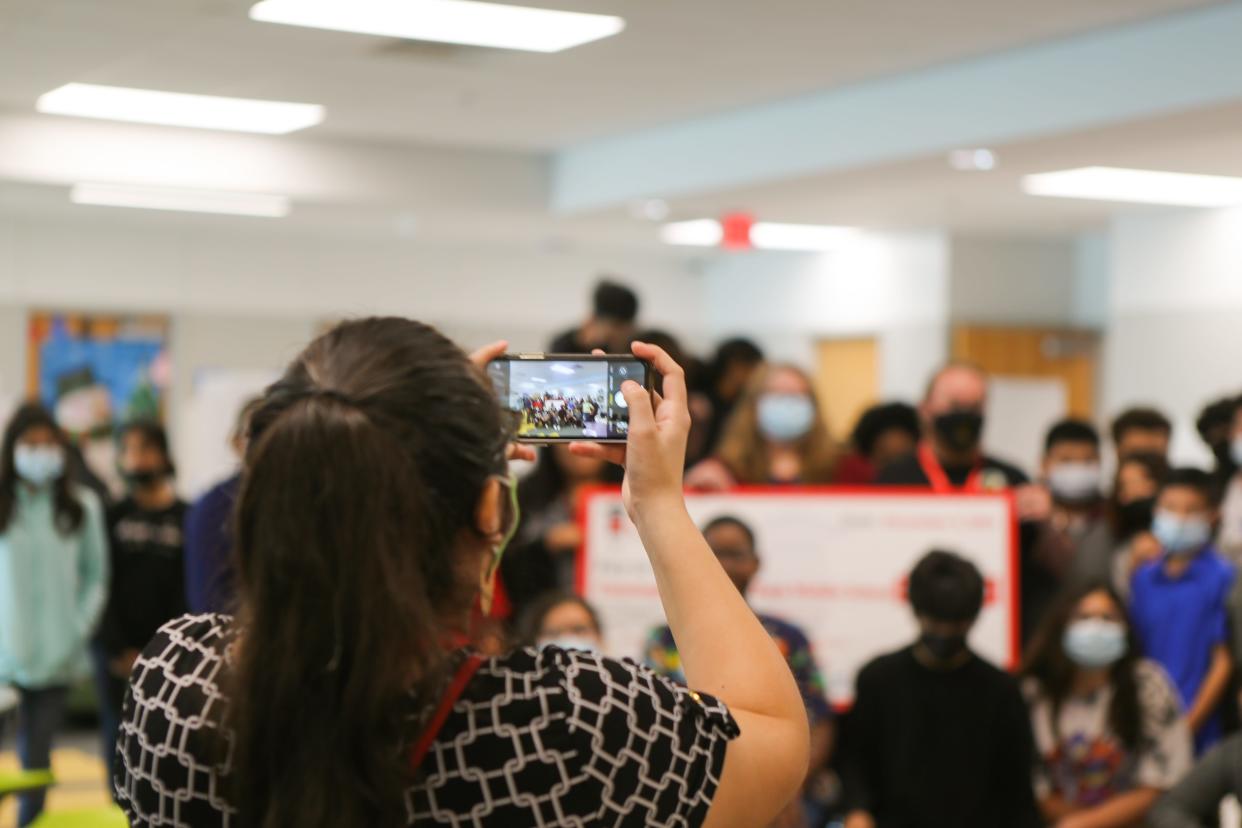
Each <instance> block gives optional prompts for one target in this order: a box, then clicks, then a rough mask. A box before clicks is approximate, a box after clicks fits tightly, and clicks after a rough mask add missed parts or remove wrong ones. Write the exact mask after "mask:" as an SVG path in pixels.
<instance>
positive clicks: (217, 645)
mask: <svg viewBox="0 0 1242 828" xmlns="http://www.w3.org/2000/svg"><path fill="white" fill-rule="evenodd" d="M232 640H233V617H232V616H231V615H222V614H220V613H204V614H201V615H181V616H178V617H177V618H174V619H172V620H171V621H167V622H165V623H164V625H163V626H161V627H160V628H159V629H158V630H157V631H156V633H155V635H154V636H152V637H151V640H150V641H149V642H148V643H147V646H146V647H145V648H144V649H143V651H142V654H141V655H140V656H139V665H141V666H144V667H147V668H151V667H155V668H157V669H158V670H159V671H160V672H163V673H173V674H177V673H186V672H197V671H199V670H200V669H201V665H202V664H203V663H204V662H213V663H214V662H222V661H224V658H225V652H226V649H227V647H228V644H229V643H230V642H231V641H232Z"/></svg>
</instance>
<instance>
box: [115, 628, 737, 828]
mask: <svg viewBox="0 0 1242 828" xmlns="http://www.w3.org/2000/svg"><path fill="white" fill-rule="evenodd" d="M231 623H232V619H231V618H229V617H228V616H222V615H198V616H189V615H187V616H183V617H181V618H178V619H175V620H173V621H170V622H169V623H167V624H165V625H164V626H163V627H162V628H160V631H159V633H158V634H157V635H156V636H155V638H154V639H153V640H152V641H151V643H150V644H149V645H148V646H147V648H146V650H145V651H144V652H143V654H142V657H141V658H140V659H139V660H138V662H137V664H136V665H135V667H134V673H133V677H132V679H131V683H130V691H129V693H128V695H127V697H126V700H125V710H124V714H123V716H122V722H121V730H120V735H119V739H118V743H117V752H118V761H117V763H116V772H115V773H116V775H115V778H114V779H113V785H114V790H115V793H116V796H117V800H118V801H119V802H120V804H121V806H122V808H124V810H125V813H126V815H127V816H128V817H129V819H130V824H131V825H132V826H135V828H140V827H141V826H186V827H187V828H188V827H189V826H192V827H193V828H207V826H221V827H222V828H227V827H228V826H232V825H236V824H237V820H236V816H235V813H236V812H235V811H234V809H233V808H232V807H231V806H230V805H229V803H228V801H227V797H226V790H227V787H228V786H227V784H226V777H227V773H228V766H227V763H226V764H225V765H224V767H223V768H219V767H218V760H217V756H218V750H217V749H216V748H215V747H214V746H215V745H218V744H219V743H220V738H219V737H220V736H221V735H222V734H221V731H220V730H219V728H220V727H221V726H222V725H221V724H220V723H221V721H222V717H223V714H224V713H225V709H226V706H227V699H226V698H225V696H224V695H223V693H222V691H221V689H220V681H219V680H220V678H221V676H220V671H221V668H222V667H223V666H224V664H225V650H226V647H227V645H228V642H229V641H230V640H231V638H232V628H231ZM411 707H412V708H413V707H414V704H413V701H411ZM419 715H420V711H416V710H413V709H412V710H411V716H413V717H416V718H417V717H418V716H419ZM738 732H739V731H738V727H737V724H736V722H734V720H733V717H732V716H731V715H730V714H729V711H728V709H727V708H726V707H725V706H724V705H723V704H722V703H721V702H719V701H717V700H716V699H714V698H712V697H710V696H707V695H702V696H700V695H698V694H697V693H693V692H691V691H689V690H687V689H685V688H683V687H680V686H678V685H676V684H674V683H672V682H671V681H668V680H666V679H664V678H661V677H659V676H657V675H655V674H654V673H652V672H651V671H650V670H648V669H646V668H645V667H641V666H639V665H637V664H634V663H633V662H630V661H617V660H615V659H610V658H603V657H601V656H597V655H592V654H589V653H585V652H579V651H566V650H562V649H559V648H557V647H548V648H545V649H543V650H539V651H535V650H531V649H526V650H517V651H515V652H513V653H510V654H508V655H505V656H502V657H498V658H493V659H490V660H488V661H485V662H484V663H483V665H482V667H480V668H479V671H478V672H477V673H476V674H475V675H474V678H473V679H472V680H471V681H470V684H469V685H468V686H467V688H466V690H465V692H464V693H463V694H462V696H461V697H460V698H459V699H458V701H457V703H456V704H455V705H454V706H453V710H452V713H451V714H450V715H449V717H448V719H447V720H446V721H445V723H444V726H443V728H442V729H441V730H440V732H439V735H438V736H437V737H436V740H435V743H434V744H433V745H432V747H431V750H430V752H429V753H428V754H427V757H426V759H424V761H423V763H422V766H421V768H420V773H419V777H418V779H417V780H416V781H415V782H413V783H412V784H411V787H410V788H409V789H408V790H407V792H406V798H405V801H406V812H407V814H408V817H409V822H410V823H419V824H430V823H435V824H437V825H447V826H454V828H467V826H469V828H492V826H505V828H516V827H517V826H578V827H580V828H587V826H645V825H652V826H654V825H660V826H697V825H700V824H701V823H702V822H703V820H704V818H705V817H706V815H707V810H708V807H709V806H710V805H711V801H712V797H713V796H714V795H715V793H716V788H717V786H718V784H719V780H720V772H721V769H722V768H723V766H724V756H725V748H726V747H727V745H728V742H729V740H731V739H733V738H735V737H736V736H737V735H738ZM223 735H225V736H227V734H223Z"/></svg>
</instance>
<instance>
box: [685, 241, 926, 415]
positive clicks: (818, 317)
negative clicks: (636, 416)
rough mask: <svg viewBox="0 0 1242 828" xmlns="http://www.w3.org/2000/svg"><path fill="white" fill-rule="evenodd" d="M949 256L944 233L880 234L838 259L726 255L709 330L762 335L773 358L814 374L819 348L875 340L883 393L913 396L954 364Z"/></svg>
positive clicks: (715, 279) (712, 269)
mask: <svg viewBox="0 0 1242 828" xmlns="http://www.w3.org/2000/svg"><path fill="white" fill-rule="evenodd" d="M948 251H949V248H948V240H947V238H946V237H945V236H944V235H942V234H939V233H912V234H878V233H876V234H866V235H864V236H863V237H861V238H860V239H858V240H857V241H855V242H852V243H850V244H848V245H847V246H845V247H844V248H842V249H841V250H839V251H835V252H831V253H822V254H799V253H787V254H773V253H759V252H754V253H745V254H730V255H718V256H716V257H715V258H714V259H713V260H712V261H711V262H710V263H709V264H708V265H707V266H706V268H705V276H706V279H707V285H708V287H707V313H708V324H709V327H710V328H711V329H712V330H714V331H716V332H718V333H719V334H720V335H722V336H723V335H728V334H730V333H734V332H744V331H754V332H756V333H757V334H758V335H759V336H761V338H762V341H763V344H764V346H765V347H766V348H767V349H768V351H769V352H770V354H771V356H772V357H773V358H776V359H781V360H788V361H792V362H795V363H798V364H801V365H804V366H807V367H810V366H812V365H813V362H814V346H815V342H816V341H817V340H820V339H830V338H834V337H864V336H874V337H875V338H876V339H877V342H878V344H879V352H880V382H879V385H880V392H881V394H882V395H883V396H886V397H887V396H894V397H909V396H911V395H912V394H914V393H917V392H916V391H915V389H918V388H921V387H922V385H923V383H924V382H926V379H927V375H928V373H929V372H930V371H931V370H932V369H933V368H934V366H936V365H937V364H939V363H940V362H942V361H943V360H944V359H945V357H946V355H947V348H948V327H947V324H948V317H947V309H948V261H949V257H948Z"/></svg>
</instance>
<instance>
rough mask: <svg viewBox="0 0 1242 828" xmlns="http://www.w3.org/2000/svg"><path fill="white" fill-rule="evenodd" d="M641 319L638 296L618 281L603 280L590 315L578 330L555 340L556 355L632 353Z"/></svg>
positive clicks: (596, 287) (570, 331)
mask: <svg viewBox="0 0 1242 828" xmlns="http://www.w3.org/2000/svg"><path fill="white" fill-rule="evenodd" d="M637 317H638V296H637V295H635V293H634V291H632V290H630V289H629V288H628V287H626V286H625V285H622V284H620V283H618V282H613V281H609V280H608V279H604V280H602V281H600V283H599V284H598V285H596V286H595V294H594V295H593V297H592V310H591V316H590V317H588V318H587V320H586V321H585V322H583V323H582V324H581V325H579V326H578V327H577V328H573V329H571V330H568V331H565V333H563V334H561V335H560V336H558V337H556V338H555V339H553V340H552V344H551V345H549V346H548V351H549V352H550V353H553V354H589V353H591V350H592V349H594V348H602V349H603V350H604V351H605V352H607V353H610V354H621V353H629V350H630V340H631V339H632V338H633V336H634V320H635V319H636V318H637Z"/></svg>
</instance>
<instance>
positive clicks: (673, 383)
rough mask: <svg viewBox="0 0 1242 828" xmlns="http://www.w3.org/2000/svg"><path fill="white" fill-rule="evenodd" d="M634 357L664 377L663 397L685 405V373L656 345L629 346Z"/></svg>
mask: <svg viewBox="0 0 1242 828" xmlns="http://www.w3.org/2000/svg"><path fill="white" fill-rule="evenodd" d="M630 348H631V350H633V352H634V356H636V357H638V358H639V359H645V360H647V361H648V362H650V363H651V365H652V367H653V368H655V369H656V371H658V372H659V373H660V375H661V376H663V377H664V382H663V383H662V384H661V385H662V390H663V392H664V397H665V398H666V399H668V400H670V401H672V402H674V403H676V404H677V405H679V406H682V405H686V372H685V371H683V370H682V369H681V366H680V365H678V364H677V363H676V362H674V361H673V358H672V357H671V356H669V355H668V353H667V352H665V350H664V349H663V348H661V347H659V346H658V345H652V344H651V343H649V342H637V341H636V342H634V343H633V344H632V345H631V346H630Z"/></svg>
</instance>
